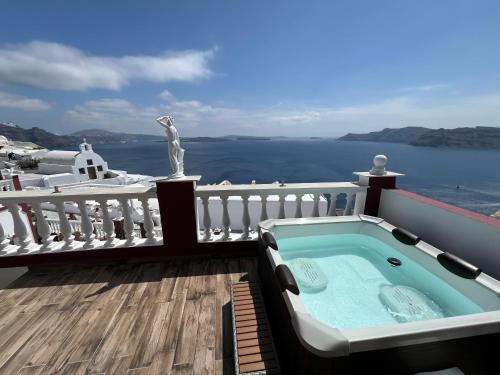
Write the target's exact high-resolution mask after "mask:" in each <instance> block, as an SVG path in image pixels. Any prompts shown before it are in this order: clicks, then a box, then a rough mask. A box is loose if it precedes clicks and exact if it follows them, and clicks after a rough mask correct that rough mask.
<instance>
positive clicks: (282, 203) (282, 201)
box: [278, 195, 286, 219]
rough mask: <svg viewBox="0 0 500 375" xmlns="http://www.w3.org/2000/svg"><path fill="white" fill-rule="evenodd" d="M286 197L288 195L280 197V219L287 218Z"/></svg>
mask: <svg viewBox="0 0 500 375" xmlns="http://www.w3.org/2000/svg"><path fill="white" fill-rule="evenodd" d="M285 197H286V195H280V196H279V202H280V209H279V212H278V219H284V218H285V217H286V216H285Z"/></svg>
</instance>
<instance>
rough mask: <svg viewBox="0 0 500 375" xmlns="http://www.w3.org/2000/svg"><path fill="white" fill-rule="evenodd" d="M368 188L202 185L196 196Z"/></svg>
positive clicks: (332, 184)
mask: <svg viewBox="0 0 500 375" xmlns="http://www.w3.org/2000/svg"><path fill="white" fill-rule="evenodd" d="M366 188H367V187H366V186H361V185H358V184H356V183H352V182H313V183H292V184H285V185H280V184H246V185H202V186H197V187H196V196H198V197H200V198H203V197H213V196H220V195H228V196H235V195H236V196H252V195H262V194H265V195H282V194H285V193H288V194H314V193H329V192H351V193H357V192H364V191H366Z"/></svg>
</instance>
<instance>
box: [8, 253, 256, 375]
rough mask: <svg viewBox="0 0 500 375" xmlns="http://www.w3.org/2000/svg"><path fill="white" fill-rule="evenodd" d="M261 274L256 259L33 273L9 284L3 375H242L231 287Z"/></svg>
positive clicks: (164, 263)
mask: <svg viewBox="0 0 500 375" xmlns="http://www.w3.org/2000/svg"><path fill="white" fill-rule="evenodd" d="M0 272H1V270H0ZM256 277H257V275H256V265H255V259H253V258H232V259H196V258H193V259H189V260H171V261H166V262H156V263H141V264H110V265H106V266H81V265H80V266H79V265H71V266H66V267H61V268H44V269H41V268H40V269H36V270H31V271H30V272H28V273H27V274H25V275H23V276H22V277H21V278H20V279H18V280H16V281H15V282H14V283H13V284H11V285H10V286H9V287H7V288H5V289H3V290H0V374H8V375H15V374H22V375H27V374H72V375H77V374H127V375H138V374H141V375H142V374H162V375H163V374H232V373H233V372H234V359H233V336H232V327H231V305H230V283H231V282H234V281H240V280H255V279H256Z"/></svg>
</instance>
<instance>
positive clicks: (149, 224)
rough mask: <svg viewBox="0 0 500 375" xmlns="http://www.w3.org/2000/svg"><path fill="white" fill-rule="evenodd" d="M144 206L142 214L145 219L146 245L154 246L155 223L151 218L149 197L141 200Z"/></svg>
mask: <svg viewBox="0 0 500 375" xmlns="http://www.w3.org/2000/svg"><path fill="white" fill-rule="evenodd" d="M140 201H141V204H142V212H143V217H144V230H145V231H146V244H147V245H154V244H155V243H156V238H155V232H154V226H155V225H154V223H153V218H152V217H151V212H150V211H149V201H148V198H147V197H144V196H143V197H141V198H140Z"/></svg>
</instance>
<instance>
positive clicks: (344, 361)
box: [258, 247, 500, 375]
mask: <svg viewBox="0 0 500 375" xmlns="http://www.w3.org/2000/svg"><path fill="white" fill-rule="evenodd" d="M258 271H259V276H260V278H261V282H262V286H263V287H262V291H263V295H264V300H265V305H266V310H267V312H268V315H269V319H270V321H271V328H272V332H273V336H274V339H275V342H276V346H277V350H278V355H279V359H280V365H281V367H282V369H283V373H285V374H301V375H302V374H303V375H306V374H307V375H320V374H321V375H323V374H332V375H334V374H335V375H336V374H369V373H383V374H387V375H390V374H394V375H405V374H408V375H410V374H414V373H416V372H422V371H435V370H440V369H443V368H448V367H454V366H458V367H460V368H461V369H462V371H463V372H465V373H466V374H473V375H475V374H477V375H482V374H490V373H497V372H500V370H498V361H497V357H498V353H497V352H498V347H499V344H500V334H491V335H483V336H474V337H468V338H462V339H456V340H447V341H438V342H433V343H425V344H419V345H408V346H401V347H397V348H390V349H381V350H376V349H375V350H371V351H365V352H358V353H351V354H349V355H348V356H345V357H336V358H322V357H319V356H317V355H315V354H313V353H311V352H310V351H309V350H307V349H306V348H304V346H303V345H302V343H301V342H300V341H299V338H298V337H297V335H296V333H295V330H294V328H293V326H292V323H291V316H290V312H289V311H288V307H287V305H286V302H285V300H284V297H283V294H282V292H281V290H280V286H279V284H278V280H277V278H276V276H275V273H274V270H273V268H272V265H271V264H270V262H269V259H268V257H267V254H266V251H265V248H263V247H261V248H260V250H259V254H258ZM492 369H493V372H491V371H492Z"/></svg>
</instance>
